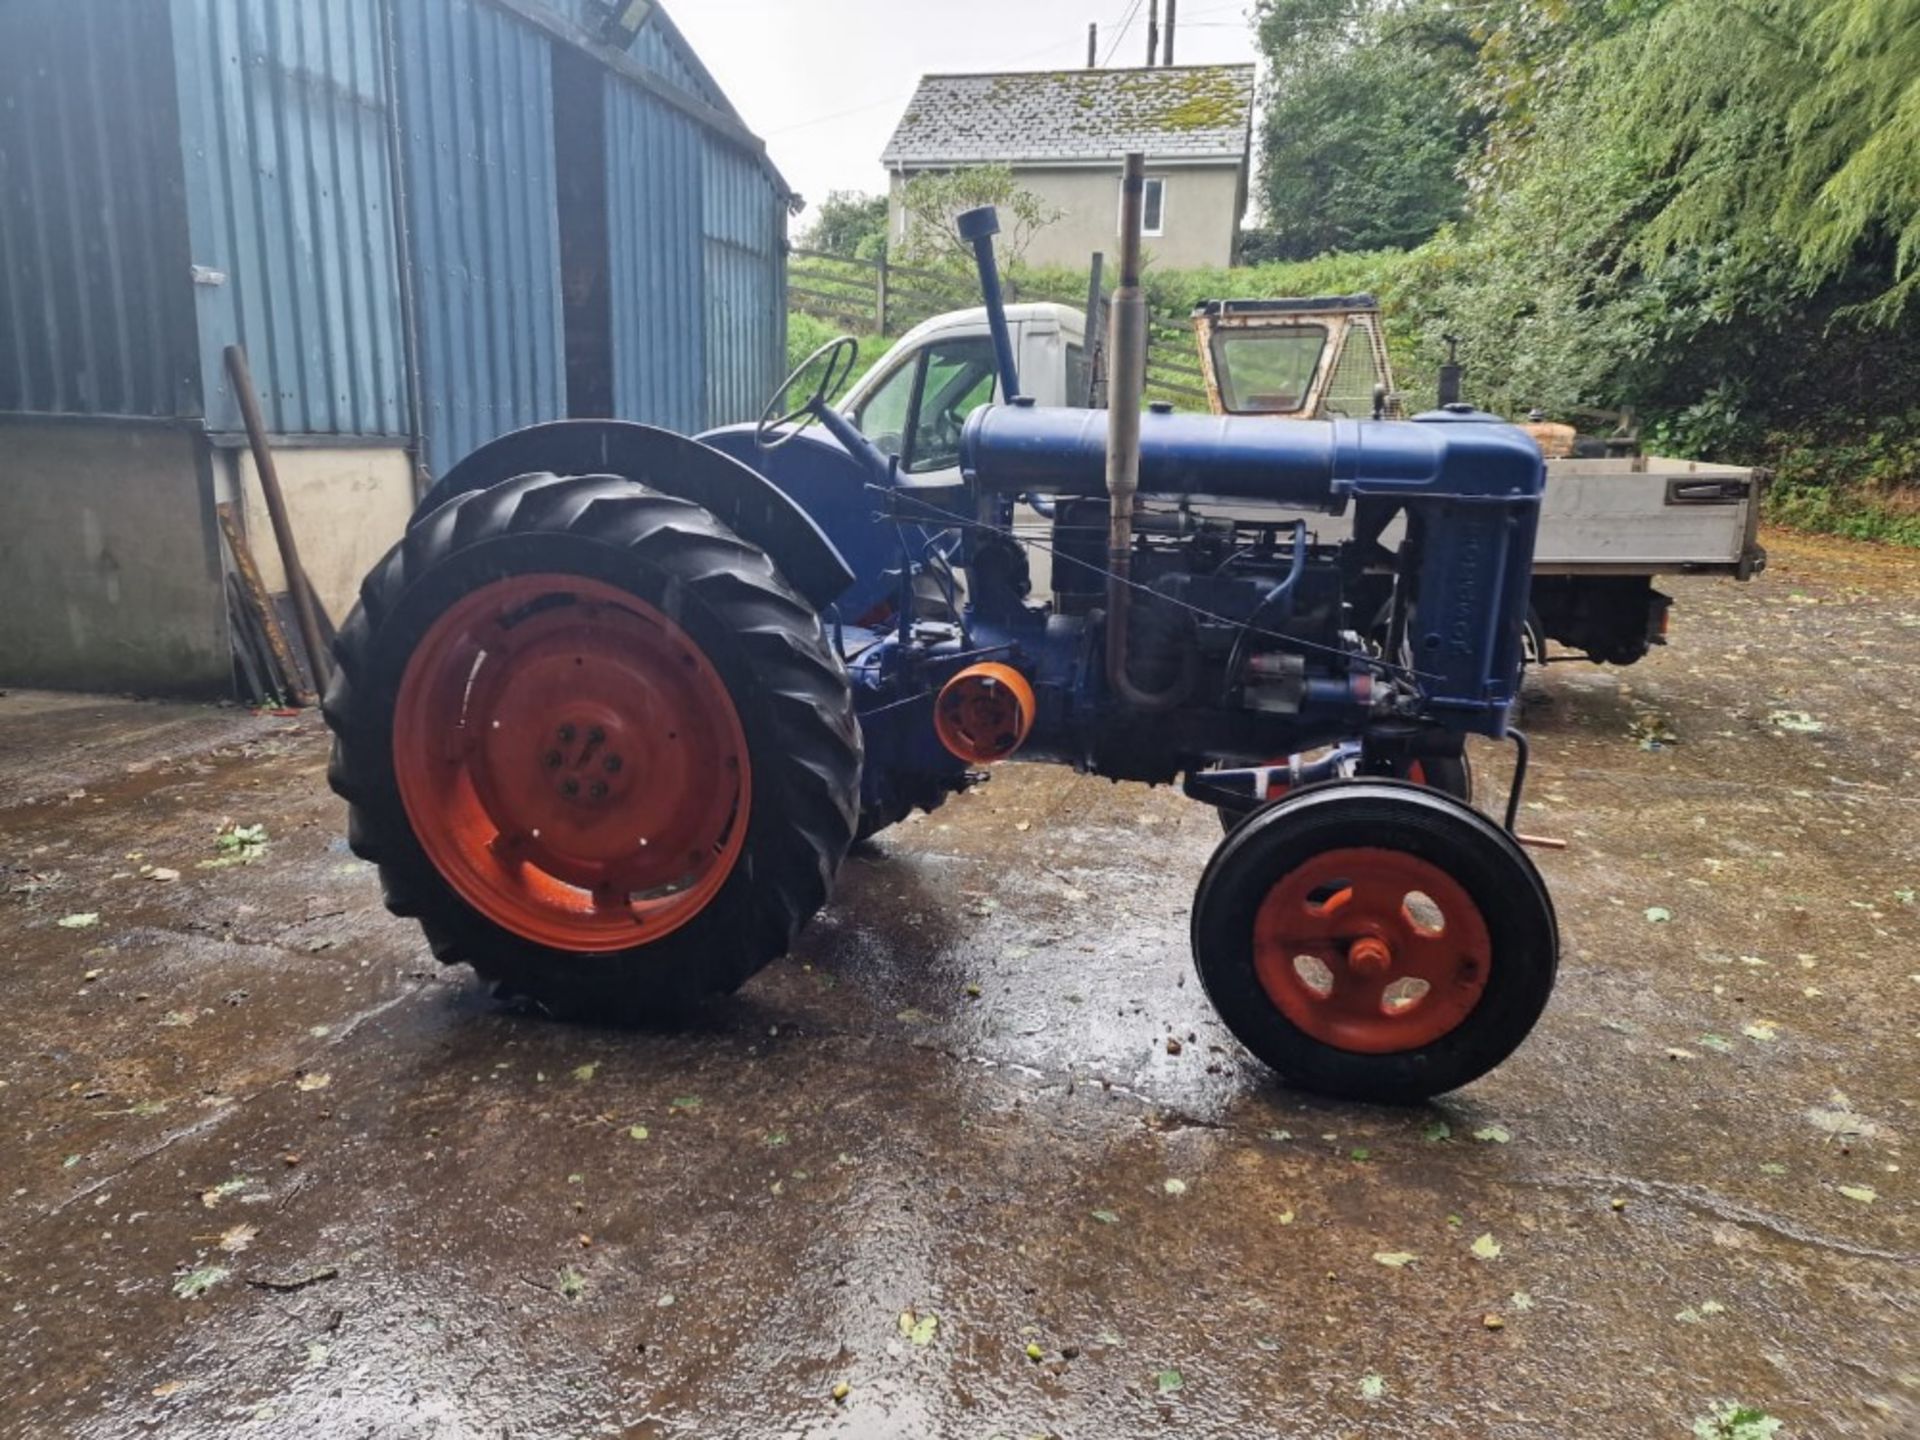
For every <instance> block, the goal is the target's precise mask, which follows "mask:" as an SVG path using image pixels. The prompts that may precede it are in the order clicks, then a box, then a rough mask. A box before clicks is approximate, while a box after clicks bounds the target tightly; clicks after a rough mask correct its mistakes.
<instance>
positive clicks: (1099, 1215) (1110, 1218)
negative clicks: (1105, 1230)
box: [1093, 1210, 1120, 1225]
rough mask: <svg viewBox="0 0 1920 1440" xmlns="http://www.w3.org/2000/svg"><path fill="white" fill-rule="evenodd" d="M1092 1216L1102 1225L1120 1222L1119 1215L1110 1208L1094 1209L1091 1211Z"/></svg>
mask: <svg viewBox="0 0 1920 1440" xmlns="http://www.w3.org/2000/svg"><path fill="white" fill-rule="evenodd" d="M1093 1218H1094V1219H1096V1220H1098V1221H1099V1222H1100V1223H1101V1224H1102V1225H1118V1224H1119V1223H1120V1217H1119V1216H1118V1215H1116V1214H1114V1213H1113V1211H1111V1210H1096V1211H1094V1212H1093Z"/></svg>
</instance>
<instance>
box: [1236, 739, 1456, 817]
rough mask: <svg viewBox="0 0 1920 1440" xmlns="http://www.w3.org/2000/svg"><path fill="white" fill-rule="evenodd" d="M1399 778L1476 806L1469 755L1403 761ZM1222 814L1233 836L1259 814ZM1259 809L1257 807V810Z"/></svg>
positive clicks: (1398, 764)
mask: <svg viewBox="0 0 1920 1440" xmlns="http://www.w3.org/2000/svg"><path fill="white" fill-rule="evenodd" d="M1394 774H1395V778H1397V779H1401V780H1410V781H1412V782H1413V783H1414V784H1415V785H1425V786H1426V787H1427V788H1429V789H1431V790H1438V791H1439V792H1440V793H1441V794H1442V795H1451V796H1452V797H1453V798H1454V799H1456V800H1458V801H1459V802H1460V803H1461V804H1463V805H1471V804H1473V762H1472V761H1470V760H1468V759H1467V757H1466V752H1464V751H1462V752H1461V753H1460V754H1458V755H1418V756H1413V757H1410V758H1406V759H1402V760H1400V761H1397V762H1396V763H1395V768H1394ZM1285 796H1286V791H1284V790H1282V791H1280V792H1278V793H1277V794H1276V795H1275V796H1274V797H1273V799H1272V800H1269V801H1268V802H1267V803H1268V804H1269V805H1272V804H1277V803H1278V802H1279V801H1280V800H1282V799H1284V798H1285ZM1214 808H1215V809H1216V810H1217V811H1219V814H1220V829H1221V831H1222V833H1224V834H1228V835H1231V834H1232V833H1233V829H1234V826H1236V825H1238V824H1239V823H1240V822H1241V821H1242V820H1244V819H1246V818H1247V816H1249V815H1252V814H1254V813H1256V810H1235V809H1233V808H1232V807H1231V806H1227V805H1216V806H1215V807H1214ZM1257 808H1258V807H1256V809H1257Z"/></svg>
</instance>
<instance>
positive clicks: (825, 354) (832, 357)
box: [753, 335, 860, 450]
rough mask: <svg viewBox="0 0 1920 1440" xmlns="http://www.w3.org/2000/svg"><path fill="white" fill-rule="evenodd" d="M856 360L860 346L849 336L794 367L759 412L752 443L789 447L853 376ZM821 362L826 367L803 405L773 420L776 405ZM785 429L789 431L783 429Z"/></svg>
mask: <svg viewBox="0 0 1920 1440" xmlns="http://www.w3.org/2000/svg"><path fill="white" fill-rule="evenodd" d="M859 357H860V342H859V341H858V340H856V339H854V338H853V336H851V335H842V336H840V337H839V338H838V339H834V340H829V341H828V342H827V343H826V344H824V345H822V346H821V347H820V348H819V349H818V350H816V351H814V352H813V353H812V354H811V355H809V356H807V358H806V359H804V360H802V361H801V362H800V363H799V364H798V365H796V366H794V368H793V373H792V374H791V375H789V376H787V378H786V379H784V380H782V381H781V382H780V385H779V388H778V389H776V390H775V391H774V392H773V396H772V398H771V399H769V400H768V401H767V408H766V409H764V410H762V411H761V412H760V423H759V425H757V426H756V427H755V428H754V432H753V439H754V443H755V444H756V445H758V446H759V447H760V448H761V449H762V450H778V449H779V448H780V447H781V446H782V445H788V444H791V443H792V442H793V439H794V437H795V436H797V435H798V434H799V433H800V432H801V431H802V430H804V429H806V428H807V427H808V426H809V425H811V424H813V422H814V421H815V420H817V419H819V418H820V411H821V410H822V409H823V408H825V406H826V403H827V400H828V397H830V396H832V395H835V394H837V393H838V392H839V390H840V387H841V386H842V385H844V384H846V383H847V379H848V377H850V376H851V375H852V374H853V362H854V361H855V360H857V359H858V358H859ZM823 358H824V359H825V361H826V364H825V365H824V366H823V367H822V369H821V372H820V378H819V380H818V381H816V382H815V384H814V386H813V389H812V390H811V392H809V394H808V395H807V398H806V400H805V402H804V403H802V404H801V406H800V407H799V409H797V410H789V411H788V412H787V413H786V414H784V415H778V416H776V415H775V413H774V412H775V411H776V410H778V409H779V408H780V402H781V401H782V400H784V399H786V397H787V392H788V391H790V390H792V389H793V388H794V386H795V385H797V384H799V382H800V379H801V377H802V376H804V375H805V374H806V373H807V372H808V371H809V370H810V369H812V368H813V367H814V366H815V365H817V364H819V363H820V361H821V360H822V359H823ZM843 361H844V363H843ZM788 426H791V427H792V428H791V429H787V428H786V427H788Z"/></svg>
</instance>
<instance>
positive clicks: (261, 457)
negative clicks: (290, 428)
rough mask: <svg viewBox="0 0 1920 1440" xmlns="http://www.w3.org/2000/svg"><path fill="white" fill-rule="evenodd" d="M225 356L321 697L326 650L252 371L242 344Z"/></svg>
mask: <svg viewBox="0 0 1920 1440" xmlns="http://www.w3.org/2000/svg"><path fill="white" fill-rule="evenodd" d="M226 356H227V374H228V375H229V376H230V377H232V380H233V391H234V398H235V399H237V400H238V401H239V402H240V418H241V420H242V421H243V422H244V423H245V424H246V427H247V444H248V446H249V447H250V448H251V449H252V450H253V468H254V469H255V470H256V471H258V472H259V475H260V493H261V494H262V495H264V496H265V497H266V501H267V515H268V516H269V517H270V518H271V519H272V521H273V538H274V542H275V543H276V544H277V545H278V546H279V547H280V564H281V566H282V567H283V568H284V569H285V570H286V572H287V591H288V593H289V594H291V595H292V596H293V614H294V618H295V619H296V620H298V621H299V622H300V639H301V640H302V641H303V642H304V643H305V644H306V647H307V663H308V665H310V666H311V667H312V668H313V688H314V689H315V690H316V691H320V692H323V693H324V692H325V690H326V688H327V681H328V680H330V679H331V678H332V671H331V667H330V666H329V665H328V663H327V647H326V643H325V641H324V640H323V639H322V638H321V634H320V617H319V614H318V613H317V611H316V610H315V608H314V603H313V592H312V591H311V590H309V589H308V588H307V572H306V571H305V570H303V569H302V568H301V567H300V550H299V547H298V546H297V545H296V544H295V543H294V539H293V522H292V520H290V519H289V518H288V517H287V502H286V499H285V497H284V496H282V495H281V493H280V472H279V471H277V470H276V469H274V467H273V450H272V448H271V447H270V446H269V445H268V444H267V425H266V421H264V420H263V419H261V417H260V397H259V395H258V394H257V393H256V392H255V391H254V388H253V372H252V370H250V369H249V368H248V366H247V352H246V349H245V347H244V346H240V345H229V346H227V350H226Z"/></svg>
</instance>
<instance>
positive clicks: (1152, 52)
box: [1147, 0, 1160, 70]
mask: <svg viewBox="0 0 1920 1440" xmlns="http://www.w3.org/2000/svg"><path fill="white" fill-rule="evenodd" d="M1159 55H1160V0H1147V68H1148V69H1149V70H1151V69H1152V68H1153V62H1154V61H1155V60H1156V59H1157V58H1159Z"/></svg>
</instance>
